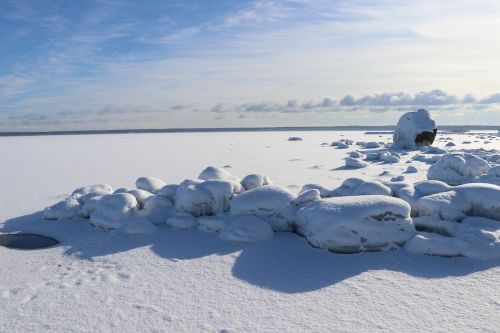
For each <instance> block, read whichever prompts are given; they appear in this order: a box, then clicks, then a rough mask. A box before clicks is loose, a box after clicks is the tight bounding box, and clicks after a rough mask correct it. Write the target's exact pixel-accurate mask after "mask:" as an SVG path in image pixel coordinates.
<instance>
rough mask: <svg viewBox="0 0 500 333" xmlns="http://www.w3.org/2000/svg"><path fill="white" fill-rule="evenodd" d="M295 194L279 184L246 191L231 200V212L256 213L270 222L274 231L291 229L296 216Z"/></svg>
mask: <svg viewBox="0 0 500 333" xmlns="http://www.w3.org/2000/svg"><path fill="white" fill-rule="evenodd" d="M294 200H295V196H294V195H293V194H292V193H290V192H289V191H287V190H286V189H283V188H280V187H277V186H273V185H270V186H263V187H258V188H256V189H253V190H250V191H246V192H243V193H241V194H240V195H238V196H236V197H234V198H233V199H232V200H231V202H230V210H229V212H230V214H232V215H255V216H258V217H260V218H262V219H264V220H265V221H267V222H269V223H270V224H271V226H272V228H273V230H274V231H291V230H293V222H294V216H295V207H294V205H293V201H294Z"/></svg>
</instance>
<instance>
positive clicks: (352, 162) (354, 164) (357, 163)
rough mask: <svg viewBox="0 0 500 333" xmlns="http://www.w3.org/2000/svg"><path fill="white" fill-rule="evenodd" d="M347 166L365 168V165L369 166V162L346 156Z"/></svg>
mask: <svg viewBox="0 0 500 333" xmlns="http://www.w3.org/2000/svg"><path fill="white" fill-rule="evenodd" d="M345 166H346V167H347V168H353V169H360V168H364V167H366V166H368V164H367V163H365V162H363V161H360V160H358V159H356V158H352V157H346V158H345Z"/></svg>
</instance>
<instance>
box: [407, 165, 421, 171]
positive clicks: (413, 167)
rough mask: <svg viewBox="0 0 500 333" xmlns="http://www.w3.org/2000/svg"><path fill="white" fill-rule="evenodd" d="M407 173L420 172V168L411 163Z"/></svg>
mask: <svg viewBox="0 0 500 333" xmlns="http://www.w3.org/2000/svg"><path fill="white" fill-rule="evenodd" d="M405 172H406V173H417V172H418V169H417V168H416V167H415V166H413V165H409V166H408V167H407V168H406V171H405Z"/></svg>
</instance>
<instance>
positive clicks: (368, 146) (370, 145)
mask: <svg viewBox="0 0 500 333" xmlns="http://www.w3.org/2000/svg"><path fill="white" fill-rule="evenodd" d="M364 147H365V148H366V149H373V148H380V147H381V146H380V143H378V142H375V141H370V142H366V143H365V144H364Z"/></svg>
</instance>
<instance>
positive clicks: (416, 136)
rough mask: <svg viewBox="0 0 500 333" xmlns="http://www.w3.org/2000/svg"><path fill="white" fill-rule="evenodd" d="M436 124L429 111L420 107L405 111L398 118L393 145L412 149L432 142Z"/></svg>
mask: <svg viewBox="0 0 500 333" xmlns="http://www.w3.org/2000/svg"><path fill="white" fill-rule="evenodd" d="M436 133H437V126H436V122H435V121H434V119H432V117H431V115H430V113H429V111H427V110H424V109H420V110H417V111H414V112H407V113H405V114H403V115H402V116H401V118H399V121H398V124H397V126H396V129H395V131H394V137H393V142H394V147H397V148H404V149H414V148H416V147H418V146H428V145H431V144H432V143H433V142H434V138H435V136H436Z"/></svg>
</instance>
